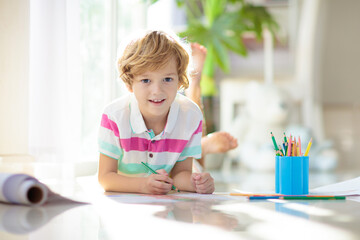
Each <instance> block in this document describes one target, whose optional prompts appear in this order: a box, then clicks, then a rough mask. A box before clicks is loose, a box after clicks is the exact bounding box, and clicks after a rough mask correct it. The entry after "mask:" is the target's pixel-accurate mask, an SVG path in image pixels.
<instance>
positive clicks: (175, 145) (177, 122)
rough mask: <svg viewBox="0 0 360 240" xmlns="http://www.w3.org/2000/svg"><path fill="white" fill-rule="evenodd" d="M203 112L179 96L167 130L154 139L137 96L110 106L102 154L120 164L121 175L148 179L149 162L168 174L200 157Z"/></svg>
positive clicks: (102, 128)
mask: <svg viewBox="0 0 360 240" xmlns="http://www.w3.org/2000/svg"><path fill="white" fill-rule="evenodd" d="M202 119H203V116H202V112H201V110H200V109H199V107H198V106H197V105H196V104H195V103H194V102H192V101H191V100H190V99H188V98H187V97H185V96H183V95H181V94H177V96H176V98H175V100H174V102H173V103H172V105H171V107H170V111H169V114H168V118H167V122H166V125H165V129H164V130H163V131H162V132H161V133H160V134H158V135H157V136H155V134H154V132H153V131H152V130H151V129H150V130H149V129H147V128H146V125H145V122H144V119H143V117H142V115H141V112H140V110H139V107H138V103H137V101H136V98H135V96H134V94H132V93H131V94H129V95H126V96H124V97H122V98H119V99H117V100H115V101H114V102H112V103H110V104H109V105H108V106H107V107H106V108H105V110H104V113H103V115H102V120H101V126H100V129H99V139H98V140H99V150H100V153H102V154H104V155H106V156H108V157H111V158H113V159H116V160H117V161H118V173H119V174H123V175H126V176H146V175H148V174H149V170H148V169H146V168H145V167H144V166H143V165H142V164H141V162H146V163H147V164H148V165H149V166H150V167H151V168H152V169H154V170H155V171H156V170H158V169H165V170H166V171H167V172H168V173H169V172H170V171H171V169H172V168H173V167H174V165H175V164H176V162H179V161H184V160H185V159H187V158H188V157H193V158H197V159H198V158H200V157H201V136H202Z"/></svg>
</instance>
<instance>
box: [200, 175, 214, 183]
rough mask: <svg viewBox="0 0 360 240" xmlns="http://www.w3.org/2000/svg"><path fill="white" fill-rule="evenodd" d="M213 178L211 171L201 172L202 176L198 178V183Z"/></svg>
mask: <svg viewBox="0 0 360 240" xmlns="http://www.w3.org/2000/svg"><path fill="white" fill-rule="evenodd" d="M211 180H213V178H212V177H211V176H210V174H209V173H201V174H200V177H199V178H198V179H197V180H196V184H204V183H205V182H207V181H211Z"/></svg>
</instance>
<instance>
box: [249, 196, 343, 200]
mask: <svg viewBox="0 0 360 240" xmlns="http://www.w3.org/2000/svg"><path fill="white" fill-rule="evenodd" d="M265 199H283V200H345V199H346V197H345V196H249V200H265Z"/></svg>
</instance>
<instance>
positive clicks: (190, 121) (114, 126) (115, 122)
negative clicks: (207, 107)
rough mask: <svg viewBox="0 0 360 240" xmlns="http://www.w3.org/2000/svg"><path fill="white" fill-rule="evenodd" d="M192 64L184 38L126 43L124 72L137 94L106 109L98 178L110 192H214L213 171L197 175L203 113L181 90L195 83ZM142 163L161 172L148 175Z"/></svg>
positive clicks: (153, 35)
mask: <svg viewBox="0 0 360 240" xmlns="http://www.w3.org/2000/svg"><path fill="white" fill-rule="evenodd" d="M188 64H189V55H188V53H187V52H186V50H185V49H184V47H182V45H181V44H180V41H178V40H176V37H174V36H170V35H169V34H166V33H164V32H161V31H151V32H148V33H147V34H145V35H144V36H143V37H141V38H138V39H135V40H133V41H132V42H130V43H129V44H128V45H127V46H126V48H125V50H124V52H123V55H122V56H121V57H120V59H119V61H118V70H119V73H120V77H121V79H122V80H123V81H124V82H125V84H126V86H127V88H128V90H129V91H130V93H131V94H130V95H128V96H125V97H122V98H120V99H118V100H116V101H115V102H113V103H111V104H110V105H109V106H107V107H106V109H105V112H104V114H103V117H102V122H101V128H100V132H99V146H100V160H99V174H98V178H99V182H100V184H101V185H102V186H103V187H104V189H105V190H106V191H119V192H139V193H149V194H166V193H168V192H169V191H170V190H171V187H172V185H175V186H176V187H177V188H178V189H179V190H184V191H191V192H197V193H212V192H213V191H214V180H213V178H212V177H211V176H210V174H209V173H192V161H193V158H200V157H201V137H202V134H201V133H202V113H201V110H200V109H199V107H198V106H197V105H196V104H195V103H193V102H192V101H190V100H189V99H188V98H186V97H184V96H182V95H180V94H178V93H177V91H178V90H179V89H181V88H187V87H188V85H189V81H188V78H187V67H188ZM141 162H145V163H147V164H148V165H149V166H150V167H151V168H153V169H154V170H155V171H156V172H157V173H158V174H151V175H148V170H147V168H145V167H144V166H143V165H142V164H141ZM169 174H170V175H171V178H170V177H169Z"/></svg>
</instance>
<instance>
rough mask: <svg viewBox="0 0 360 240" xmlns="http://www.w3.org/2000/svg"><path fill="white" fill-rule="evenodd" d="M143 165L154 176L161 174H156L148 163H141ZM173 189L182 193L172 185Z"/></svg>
mask: <svg viewBox="0 0 360 240" xmlns="http://www.w3.org/2000/svg"><path fill="white" fill-rule="evenodd" d="M141 163H142V165H144V166H145V167H146V168H147V169H149V170H150V172H152V173H153V174H159V173H157V172H155V170H154V169H152V168H151V167H149V165H147V164H146V163H144V162H141ZM171 189H172V190H175V191H178V192H180V190H179V189H177V188H176V187H175V186H174V185H172V187H171Z"/></svg>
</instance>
